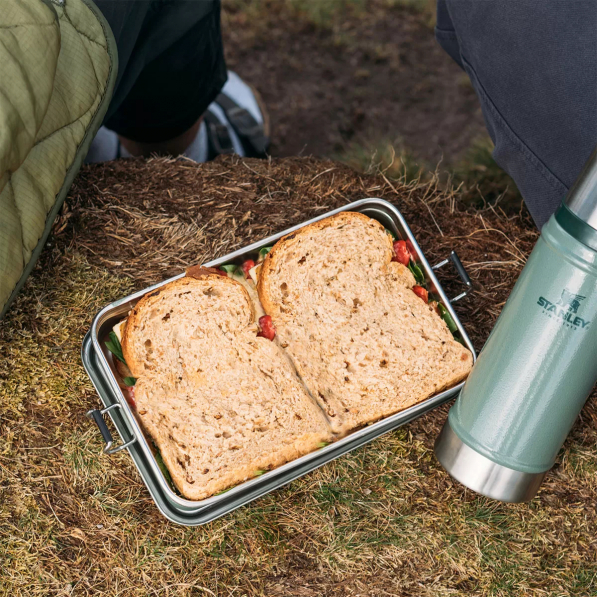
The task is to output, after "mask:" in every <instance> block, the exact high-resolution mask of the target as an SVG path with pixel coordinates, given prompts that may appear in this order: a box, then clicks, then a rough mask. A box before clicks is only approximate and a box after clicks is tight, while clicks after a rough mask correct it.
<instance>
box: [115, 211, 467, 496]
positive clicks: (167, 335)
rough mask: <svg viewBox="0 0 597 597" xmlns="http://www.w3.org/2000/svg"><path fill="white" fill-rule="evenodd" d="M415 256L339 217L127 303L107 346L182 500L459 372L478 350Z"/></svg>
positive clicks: (382, 233)
mask: <svg viewBox="0 0 597 597" xmlns="http://www.w3.org/2000/svg"><path fill="white" fill-rule="evenodd" d="M413 251H414V249H413V248H412V246H409V245H408V243H406V242H405V241H402V240H394V239H392V238H391V236H390V234H389V233H388V231H387V230H385V229H384V228H383V226H382V225H381V224H380V223H379V222H377V221H376V220H373V219H371V218H368V217H367V216H365V215H362V214H359V213H354V212H343V213H340V214H338V215H336V216H332V217H330V218H326V219H324V220H321V221H319V222H316V223H314V224H311V225H309V226H306V227H304V228H302V229H300V230H299V231H297V232H294V233H292V234H289V235H287V236H285V237H283V238H282V239H280V240H279V241H278V242H277V243H276V244H275V245H274V247H273V248H271V247H266V248H264V249H262V250H261V251H260V252H259V255H258V256H257V255H256V256H255V257H256V259H257V261H256V262H255V261H253V260H247V261H245V262H244V263H243V264H242V265H237V264H229V265H225V266H222V267H221V268H219V269H213V268H204V267H200V266H195V267H192V268H189V270H187V273H186V276H185V277H183V278H180V279H178V280H175V281H173V282H171V283H169V284H166V285H164V286H162V287H160V288H159V289H157V290H155V291H153V292H150V293H149V294H147V295H146V296H145V297H143V298H142V299H141V300H140V301H139V302H138V303H137V305H136V306H135V308H134V309H133V310H132V311H131V312H130V313H129V317H128V318H127V320H126V321H125V322H121V323H119V324H118V325H117V326H116V327H115V330H114V332H113V333H112V334H111V340H110V343H109V344H108V348H109V349H110V350H111V351H112V352H113V353H114V355H115V357H116V360H117V362H118V371H119V373H120V376H121V380H122V384H123V386H121V387H123V391H124V393H125V396H126V397H127V399H128V400H129V403H130V404H132V406H133V407H134V410H135V412H136V415H137V417H138V420H139V421H140V423H141V425H142V426H143V428H144V430H145V431H146V433H147V434H148V435H149V436H150V437H151V438H152V440H153V443H154V444H155V446H156V448H157V450H158V454H157V455H158V458H159V459H163V463H164V465H165V469H164V472H165V474H168V473H169V475H170V476H171V479H172V481H173V483H174V485H175V486H176V488H177V489H178V491H179V492H180V493H181V494H182V495H183V496H184V497H186V498H188V499H192V500H199V499H203V498H206V497H208V496H211V495H214V494H215V493H218V492H221V491H224V490H226V489H228V488H229V487H232V486H234V485H236V484H238V483H240V482H242V481H244V480H246V479H249V478H251V477H253V476H255V475H258V474H261V473H262V472H263V471H265V470H269V469H272V468H274V467H277V466H280V465H281V464H283V463H285V462H288V461H290V460H293V459H295V458H298V457H300V456H302V455H304V454H307V453H309V452H311V451H313V450H316V449H318V448H320V447H322V446H324V445H326V444H327V443H329V442H331V441H334V440H335V439H337V438H340V437H342V436H344V435H346V434H348V433H350V432H351V431H354V430H355V429H358V428H359V427H362V426H364V425H367V424H369V423H372V422H374V421H377V420H379V419H382V418H384V417H387V416H389V415H391V414H394V413H396V412H399V411H401V410H403V409H405V408H408V407H409V406H412V405H414V404H417V403H419V402H421V401H423V400H425V399H426V398H428V397H430V396H432V395H434V394H436V393H437V392H439V391H441V390H443V389H446V388H449V387H451V386H453V385H455V384H457V383H458V382H460V381H461V380H463V379H464V378H465V377H466V376H467V374H468V372H469V371H470V369H471V366H472V360H473V359H472V354H471V353H470V351H469V350H467V349H466V348H465V347H464V346H463V345H462V344H461V343H460V342H459V341H458V340H459V339H458V337H455V336H454V335H453V332H454V331H455V330H456V326H455V325H454V322H453V321H452V320H451V318H450V316H449V314H448V313H447V311H446V310H445V308H444V307H443V306H442V305H441V304H440V303H438V302H437V301H434V300H433V299H434V297H433V293H431V294H430V293H429V290H428V289H427V288H425V282H424V279H423V276H422V273H421V271H420V269H419V268H418V267H417V265H416V259H415V255H414V252H413ZM159 459H158V462H160V460H159Z"/></svg>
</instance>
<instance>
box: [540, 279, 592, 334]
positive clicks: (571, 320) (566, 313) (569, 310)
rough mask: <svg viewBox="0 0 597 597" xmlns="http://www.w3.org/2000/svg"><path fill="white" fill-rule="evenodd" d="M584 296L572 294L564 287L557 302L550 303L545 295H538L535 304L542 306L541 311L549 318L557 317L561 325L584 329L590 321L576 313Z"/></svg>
mask: <svg viewBox="0 0 597 597" xmlns="http://www.w3.org/2000/svg"><path fill="white" fill-rule="evenodd" d="M585 298H586V297H584V296H582V295H580V294H574V293H573V292H570V291H569V290H568V289H566V288H565V289H564V290H562V296H561V297H560V299H559V300H558V301H557V302H555V303H552V302H551V301H548V300H547V299H546V298H545V297H542V296H540V297H539V300H538V301H537V304H538V305H539V306H540V307H542V308H543V313H544V314H545V315H547V316H548V317H549V318H550V319H554V318H555V319H559V320H560V321H561V322H562V325H565V326H566V327H571V328H573V329H577V328H581V329H586V328H588V327H589V324H590V323H591V322H590V321H585V320H584V319H583V318H582V317H579V316H578V315H577V313H578V309H579V308H580V304H581V301H584V300H585Z"/></svg>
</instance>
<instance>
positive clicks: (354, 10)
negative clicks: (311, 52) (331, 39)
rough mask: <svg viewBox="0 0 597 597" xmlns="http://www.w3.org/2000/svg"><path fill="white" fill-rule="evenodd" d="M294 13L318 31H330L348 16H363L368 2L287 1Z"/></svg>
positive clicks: (343, 0)
mask: <svg viewBox="0 0 597 597" xmlns="http://www.w3.org/2000/svg"><path fill="white" fill-rule="evenodd" d="M285 2H286V3H287V5H288V7H289V9H290V10H291V11H292V13H293V14H294V15H295V16H296V17H297V18H299V19H301V20H302V21H304V22H306V23H309V24H311V25H313V26H314V27H316V28H317V29H323V30H330V29H332V28H333V27H334V25H335V24H337V23H338V22H339V21H340V20H342V19H344V18H345V17H346V16H347V15H350V16H355V15H357V16H358V15H359V14H362V13H363V12H364V11H365V9H366V5H367V2H366V0H285Z"/></svg>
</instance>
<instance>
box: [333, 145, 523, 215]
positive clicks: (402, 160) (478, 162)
mask: <svg viewBox="0 0 597 597" xmlns="http://www.w3.org/2000/svg"><path fill="white" fill-rule="evenodd" d="M492 151H493V143H492V142H491V139H490V138H489V137H481V138H479V139H477V140H475V141H474V142H473V143H472V144H471V146H470V148H469V149H468V150H467V151H466V152H465V154H464V157H463V158H461V159H460V160H459V161H458V162H456V163H455V164H447V165H445V166H444V165H442V166H441V167H437V168H435V167H433V166H432V165H431V164H429V163H426V162H425V161H424V160H421V159H419V158H418V157H417V156H416V155H415V154H414V153H413V152H412V151H410V150H409V149H408V148H407V147H404V146H403V145H402V144H401V143H400V142H392V141H388V140H380V141H371V142H367V143H364V144H358V143H353V144H350V145H348V146H347V147H346V149H345V150H344V151H342V152H340V153H338V154H336V155H333V156H332V158H333V159H336V160H338V161H340V162H343V163H345V164H347V165H348V166H351V167H352V168H354V169H355V170H357V171H358V172H364V173H366V174H382V175H384V176H385V177H386V178H388V179H389V180H395V181H398V182H400V183H404V184H409V183H411V182H413V181H423V182H425V181H429V180H431V179H433V178H436V177H437V178H438V179H439V181H440V185H441V186H443V187H444V188H446V189H449V188H458V190H459V196H460V198H461V200H462V201H464V202H465V203H468V204H470V205H472V206H474V207H478V208H482V207H485V206H486V205H488V204H490V205H499V206H500V207H501V208H502V209H503V210H504V211H505V212H506V213H519V212H520V210H521V207H522V204H523V199H522V195H521V194H520V192H519V190H518V188H517V187H516V184H515V183H514V181H513V180H512V178H510V176H509V175H508V174H507V173H506V172H505V171H504V170H502V168H501V167H500V166H498V164H497V163H496V162H495V160H494V159H493V157H492V155H491V154H492Z"/></svg>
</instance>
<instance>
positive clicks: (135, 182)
mask: <svg viewBox="0 0 597 597" xmlns="http://www.w3.org/2000/svg"><path fill="white" fill-rule="evenodd" d="M365 196H380V197H383V198H386V199H388V200H390V201H392V202H394V203H395V204H396V205H397V206H398V207H399V208H400V209H401V210H402V211H403V213H404V214H405V216H406V218H407V220H408V221H409V222H410V224H411V226H412V228H413V230H414V232H415V234H416V235H417V237H418V238H419V240H420V242H421V245H422V246H423V249H424V250H425V251H426V253H427V254H428V255H429V257H430V260H431V261H432V262H433V261H434V260H438V259H439V258H441V257H443V256H444V255H445V254H446V253H447V251H448V250H449V249H451V248H456V249H457V250H458V251H459V253H460V255H461V257H462V259H463V261H464V263H465V265H466V267H467V268H468V270H469V271H470V272H471V275H472V277H473V279H474V281H475V283H476V285H477V292H476V294H474V295H473V296H471V297H470V299H468V300H466V301H463V303H462V304H461V305H460V304H459V306H458V307H457V308H458V311H459V313H460V315H461V317H462V319H463V322H464V324H465V326H466V327H467V329H468V330H469V331H470V334H471V336H472V338H473V340H474V342H475V344H476V345H477V347H480V346H481V345H482V343H483V341H484V340H485V338H486V337H487V334H488V332H489V330H490V328H491V326H492V324H493V323H494V321H495V318H496V317H497V315H498V313H499V311H500V309H501V306H502V305H503V303H504V301H505V299H506V297H507V295H508V292H509V290H510V289H511V287H512V284H513V282H514V280H515V278H516V277H517V275H518V273H519V272H520V269H521V267H522V265H523V263H524V260H525V258H526V256H527V255H528V253H529V251H530V249H531V247H532V245H533V243H534V241H535V239H536V237H537V233H536V231H535V230H534V229H533V228H532V226H531V225H530V223H529V222H528V220H526V219H524V216H511V217H506V216H505V215H504V214H503V213H500V212H499V210H492V209H491V208H489V209H487V210H485V211H476V212H474V211H465V210H464V209H463V208H462V207H461V206H460V205H459V203H458V201H457V197H455V196H453V195H450V194H445V193H441V192H438V191H437V189H436V188H435V187H434V185H433V184H425V185H422V184H421V185H419V184H417V183H416V182H415V183H412V184H411V185H410V186H402V185H400V183H398V182H392V181H388V180H385V179H384V178H383V177H381V176H379V177H373V176H365V175H359V174H357V173H355V172H354V171H351V170H349V169H348V168H346V167H345V166H342V165H339V164H335V163H332V162H322V161H316V160H312V159H288V160H279V161H277V160H274V161H272V162H271V163H268V162H258V161H252V160H248V161H246V162H243V161H240V160H237V159H235V158H227V159H222V160H218V161H217V162H215V163H211V164H207V165H203V166H196V165H194V164H191V163H189V162H174V161H170V160H165V159H160V160H152V161H143V160H138V161H122V162H118V163H110V164H105V165H96V166H93V167H86V168H84V170H83V172H82V173H81V174H80V176H79V177H78V179H77V181H76V183H75V185H74V186H73V189H72V191H71V194H70V197H69V199H68V201H67V205H68V207H67V208H65V209H64V210H63V213H62V215H61V218H60V220H59V221H58V222H57V224H56V233H55V235H54V236H53V238H52V239H51V244H50V245H49V246H48V247H47V248H46V250H45V252H44V254H43V257H42V260H41V262H40V264H39V265H38V267H37V268H36V270H35V272H34V273H33V275H32V276H31V278H30V279H29V281H28V283H27V285H26V287H25V290H24V292H23V293H22V294H21V296H20V297H19V298H18V300H17V302H16V303H15V304H14V305H13V307H12V308H11V310H10V311H9V313H8V315H7V317H6V319H5V320H4V321H3V322H1V323H0V419H1V423H0V425H1V427H0V429H1V440H0V594H2V595H11V596H15V597H17V596H40V595H56V596H58V595H61V596H62V595H77V596H78V595H94V596H95V595H98V596H106V597H107V596H109V597H120V596H126V597H128V596H140V597H141V596H143V597H146V596H149V595H152V596H153V595H156V596H157V595H159V596H168V597H174V596H177V597H178V596H181V597H182V596H185V597H191V596H199V595H201V596H203V595H218V596H220V595H222V596H227V595H235V596H241V595H251V596H252V595H267V596H272V595H273V596H275V595H297V596H299V595H300V596H319V595H325V596H334V597H335V596H344V595H362V596H365V595H367V596H388V595H391V596H403V595H404V596H407V595H408V596H411V595H412V596H415V595H416V596H434V597H435V596H438V595H495V596H510V595H516V596H518V595H536V596H544V595H554V596H556V595H557V596H559V595H594V594H597V580H596V579H597V561H596V548H597V542H596V540H595V528H596V526H597V517H596V515H595V509H594V507H595V506H594V505H595V503H596V502H597V480H596V475H595V473H596V472H597V471H596V465H595V462H596V457H597V448H596V445H597V431H596V430H597V409H596V407H595V406H596V405H595V401H594V399H592V400H591V401H590V403H589V405H588V406H587V407H586V408H585V410H584V411H583V414H582V416H581V420H580V422H579V423H578V424H577V425H576V426H575V428H574V430H573V432H572V436H571V438H570V439H569V441H568V442H567V444H566V446H565V448H564V450H563V451H562V453H561V455H560V458H559V461H558V464H557V466H556V468H555V470H554V471H553V472H552V473H550V474H549V475H548V478H547V482H546V483H545V485H544V487H543V489H542V490H541V492H540V494H539V496H538V498H536V499H535V500H534V501H533V502H532V503H531V504H528V505H505V504H499V503H496V502H492V501H490V500H487V499H485V498H481V497H478V496H476V495H474V494H473V493H471V492H469V491H467V490H465V489H464V488H463V487H462V486H460V485H458V484H457V483H455V482H453V481H452V480H451V479H450V478H449V477H448V476H447V475H446V474H445V473H444V472H443V471H442V469H441V468H440V466H439V465H438V464H437V462H436V460H435V458H434V456H433V452H432V445H433V440H434V438H435V436H436V434H437V432H438V430H439V428H440V426H441V424H442V423H443V421H444V419H445V416H446V413H447V407H444V408H440V409H437V410H435V411H434V412H432V413H429V414H428V415H426V416H424V417H422V418H420V419H418V420H417V421H415V422H414V423H412V424H411V425H409V426H408V427H405V428H402V429H400V430H398V431H396V432H394V433H392V434H389V435H387V436H385V437H384V438H382V439H380V440H378V441H376V442H375V443H373V444H371V445H369V446H367V447H365V448H363V449H360V450H358V451H357V452H355V453H354V454H352V455H350V456H347V457H343V458H341V459H340V460H338V461H336V462H334V463H331V464H329V465H326V466H324V467H323V468H321V469H319V470H318V471H316V472H314V473H312V474H309V475H307V476H306V477H304V478H302V479H300V480H298V481H295V482H294V483H292V484H291V485H289V486H287V487H285V488H283V489H281V490H278V491H276V492H274V493H272V494H270V495H269V496H267V497H264V498H262V499H260V500H258V501H256V502H254V503H253V504H251V505H249V506H247V507H245V508H241V509H239V510H237V511H235V512H234V513H232V514H230V515H228V516H226V517H224V518H222V519H220V520H218V521H215V522H213V523H211V524H208V525H206V526H204V527H199V528H184V527H179V526H176V525H174V524H171V523H169V522H167V521H166V520H165V519H164V518H163V517H162V516H161V515H160V514H159V512H158V511H157V509H156V508H155V507H154V505H153V503H152V501H151V499H150V498H149V496H148V494H147V492H146V490H145V489H144V486H143V484H142V482H141V480H140V479H139V477H138V475H137V473H136V471H135V469H134V467H133V465H132V463H131V461H130V458H129V457H128V455H126V454H120V455H118V456H115V457H105V456H100V450H101V447H102V444H101V441H100V438H99V434H98V432H97V430H96V429H95V428H94V427H92V426H91V424H90V423H89V422H88V421H87V420H86V419H85V418H84V413H85V411H86V410H87V409H89V408H90V407H95V406H97V404H98V398H97V396H96V394H95V392H94V390H93V388H92V386H91V384H90V382H89V380H88V379H87V377H86V375H85V372H84V371H83V368H82V366H81V363H80V359H79V350H80V346H81V341H82V338H83V335H84V333H85V331H86V330H87V328H88V326H89V324H90V321H91V318H92V317H93V315H94V313H95V312H97V310H99V309H100V308H101V307H102V306H103V305H105V304H106V303H107V302H109V301H111V300H114V299H116V298H118V297H120V296H123V295H124V294H126V293H128V292H129V291H131V290H133V289H134V288H142V287H144V286H146V285H147V284H149V283H151V282H155V281H157V280H160V279H163V278H164V277H167V276H170V275H171V274H173V273H177V272H179V271H180V270H181V269H182V268H183V267H184V266H185V265H187V264H189V263H192V262H196V261H202V260H204V259H207V258H209V257H212V256H216V255H219V254H223V253H224V252H228V251H230V250H232V249H235V248H237V247H240V246H242V245H243V244H245V243H247V242H248V241H249V240H251V239H255V238H257V237H262V236H265V235H266V234H268V233H270V232H274V231H277V230H279V229H281V228H283V227H286V226H288V225H290V224H293V223H296V222H300V221H301V220H304V219H306V218H308V217H311V216H313V215H315V214H318V213H321V212H322V211H323V210H327V209H331V208H333V207H335V206H338V205H341V204H343V203H345V202H347V201H350V200H355V199H358V198H362V197H365ZM440 230H441V232H440ZM446 286H447V287H448V288H449V289H450V291H454V292H455V291H456V290H457V284H454V283H451V282H449V281H448V282H446Z"/></svg>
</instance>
